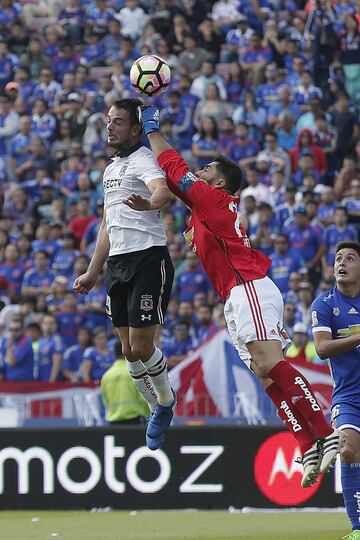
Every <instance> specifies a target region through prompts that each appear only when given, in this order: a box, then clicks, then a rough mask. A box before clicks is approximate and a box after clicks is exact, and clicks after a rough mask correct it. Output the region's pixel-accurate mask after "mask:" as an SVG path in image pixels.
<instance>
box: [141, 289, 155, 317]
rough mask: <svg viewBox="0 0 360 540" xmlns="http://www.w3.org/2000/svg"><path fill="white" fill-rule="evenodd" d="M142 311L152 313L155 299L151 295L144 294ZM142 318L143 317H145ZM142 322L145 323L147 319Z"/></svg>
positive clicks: (142, 296)
mask: <svg viewBox="0 0 360 540" xmlns="http://www.w3.org/2000/svg"><path fill="white" fill-rule="evenodd" d="M140 309H141V311H152V310H153V309H154V302H153V297H152V295H151V294H142V295H141V299H140ZM141 317H143V315H142V316H141ZM150 318H151V317H150ZM141 320H143V321H144V320H145V319H141ZM149 320H150V319H149Z"/></svg>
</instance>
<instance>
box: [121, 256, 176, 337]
mask: <svg viewBox="0 0 360 540" xmlns="http://www.w3.org/2000/svg"><path fill="white" fill-rule="evenodd" d="M173 279H174V267H173V264H172V261H171V258H170V255H169V252H168V250H167V248H166V247H161V246H156V247H154V248H151V250H149V252H148V253H147V254H146V256H145V257H144V258H143V259H142V261H141V265H140V266H139V269H138V270H137V272H136V274H135V275H134V277H133V278H132V280H131V285H130V290H129V294H128V305H127V308H128V309H127V311H128V318H129V327H130V328H132V329H136V328H138V329H141V328H147V327H149V326H150V327H151V326H154V327H155V326H156V325H158V324H163V323H164V318H165V313H166V309H167V306H168V303H169V300H170V294H171V288H172V283H173ZM152 331H153V332H155V329H153V330H152ZM150 333H151V332H150ZM146 335H147V334H146Z"/></svg>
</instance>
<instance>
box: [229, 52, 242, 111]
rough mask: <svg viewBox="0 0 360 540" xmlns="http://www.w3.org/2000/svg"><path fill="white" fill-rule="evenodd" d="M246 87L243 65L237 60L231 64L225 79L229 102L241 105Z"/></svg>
mask: <svg viewBox="0 0 360 540" xmlns="http://www.w3.org/2000/svg"><path fill="white" fill-rule="evenodd" d="M244 87H245V81H244V73H243V70H242V68H241V65H240V64H238V63H237V62H231V63H230V64H229V72H228V75H227V77H226V79H225V89H226V93H227V101H228V103H230V104H231V105H233V106H234V105H239V104H240V103H241V97H242V93H243V90H244Z"/></svg>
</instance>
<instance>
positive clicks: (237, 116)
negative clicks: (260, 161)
mask: <svg viewBox="0 0 360 540" xmlns="http://www.w3.org/2000/svg"><path fill="white" fill-rule="evenodd" d="M243 94H244V95H241V99H240V105H239V106H238V107H236V109H235V110H234V111H233V115H232V118H233V121H234V123H235V124H237V125H241V124H246V126H247V127H248V130H249V138H250V143H251V140H253V141H255V142H256V143H260V142H261V141H262V139H263V132H264V129H265V126H266V111H265V109H264V108H263V107H261V106H260V105H259V104H258V103H257V101H256V99H255V95H254V92H253V91H252V90H250V89H248V88H245V89H244V90H243ZM257 149H258V147H257ZM253 155H255V154H253Z"/></svg>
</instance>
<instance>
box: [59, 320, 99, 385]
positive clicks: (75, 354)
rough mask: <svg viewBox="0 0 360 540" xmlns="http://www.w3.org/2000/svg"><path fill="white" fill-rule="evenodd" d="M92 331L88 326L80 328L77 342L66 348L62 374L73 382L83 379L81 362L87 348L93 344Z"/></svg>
mask: <svg viewBox="0 0 360 540" xmlns="http://www.w3.org/2000/svg"><path fill="white" fill-rule="evenodd" d="M91 336H92V334H91V331H90V330H88V329H87V328H79V329H78V331H77V342H76V344H75V345H71V346H70V347H68V348H67V349H65V352H64V357H63V362H62V374H63V376H64V378H65V379H66V380H67V381H69V382H71V383H74V384H76V383H78V382H80V381H81V371H80V368H81V364H82V361H83V356H84V352H85V350H86V349H87V348H88V347H90V346H91Z"/></svg>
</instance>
